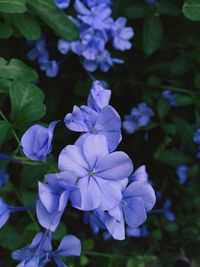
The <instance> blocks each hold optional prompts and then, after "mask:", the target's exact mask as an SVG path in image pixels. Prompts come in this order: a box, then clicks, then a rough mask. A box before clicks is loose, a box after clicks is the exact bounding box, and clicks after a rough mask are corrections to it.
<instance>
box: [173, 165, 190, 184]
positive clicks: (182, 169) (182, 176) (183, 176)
mask: <svg viewBox="0 0 200 267" xmlns="http://www.w3.org/2000/svg"><path fill="white" fill-rule="evenodd" d="M187 173H188V166H186V165H180V166H178V167H177V169H176V174H177V176H178V178H179V183H180V184H184V183H185V182H186V181H187V179H188V176H187Z"/></svg>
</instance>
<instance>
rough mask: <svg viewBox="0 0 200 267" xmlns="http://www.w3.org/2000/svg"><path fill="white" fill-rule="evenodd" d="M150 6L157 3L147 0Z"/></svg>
mask: <svg viewBox="0 0 200 267" xmlns="http://www.w3.org/2000/svg"><path fill="white" fill-rule="evenodd" d="M146 2H147V4H148V5H153V4H154V3H155V0H146Z"/></svg>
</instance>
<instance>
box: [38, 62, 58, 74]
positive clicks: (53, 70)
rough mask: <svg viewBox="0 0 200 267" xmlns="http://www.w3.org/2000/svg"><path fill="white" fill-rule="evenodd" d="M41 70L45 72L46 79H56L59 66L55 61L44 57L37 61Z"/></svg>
mask: <svg viewBox="0 0 200 267" xmlns="http://www.w3.org/2000/svg"><path fill="white" fill-rule="evenodd" d="M38 62H39V63H40V68H41V70H43V71H45V73H46V75H47V76H48V77H51V78H53V77H56V76H57V74H58V71H59V64H58V63H57V61H55V60H49V59H48V58H46V57H41V58H40V59H39V61H38Z"/></svg>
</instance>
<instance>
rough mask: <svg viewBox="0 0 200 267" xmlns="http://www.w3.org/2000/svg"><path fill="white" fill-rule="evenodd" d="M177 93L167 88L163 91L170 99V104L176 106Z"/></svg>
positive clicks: (164, 95) (163, 94)
mask: <svg viewBox="0 0 200 267" xmlns="http://www.w3.org/2000/svg"><path fill="white" fill-rule="evenodd" d="M176 95H177V94H174V93H173V92H171V91H169V90H165V91H163V92H162V96H163V97H164V98H166V99H168V101H169V103H170V106H171V107H176V106H177V104H176V99H175V97H176Z"/></svg>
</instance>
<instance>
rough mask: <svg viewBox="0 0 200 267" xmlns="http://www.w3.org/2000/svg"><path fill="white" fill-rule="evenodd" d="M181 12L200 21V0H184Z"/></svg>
mask: <svg viewBox="0 0 200 267" xmlns="http://www.w3.org/2000/svg"><path fill="white" fill-rule="evenodd" d="M183 14H184V15H185V16H186V17H187V18H188V19H191V20H194V21H200V0H185V3H184V5H183Z"/></svg>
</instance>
